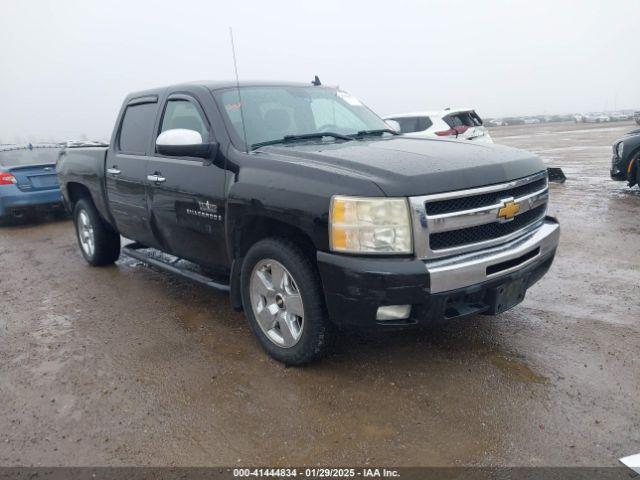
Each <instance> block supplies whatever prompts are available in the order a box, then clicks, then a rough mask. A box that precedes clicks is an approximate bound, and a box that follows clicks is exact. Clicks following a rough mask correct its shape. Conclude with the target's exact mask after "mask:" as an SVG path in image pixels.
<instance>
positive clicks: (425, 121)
mask: <svg viewBox="0 0 640 480" xmlns="http://www.w3.org/2000/svg"><path fill="white" fill-rule="evenodd" d="M390 120H395V121H396V122H398V125H400V133H411V132H422V131H424V130H426V129H428V128H429V127H430V126H431V125H433V122H432V121H431V119H430V118H429V117H426V116H420V117H397V118H391V119H390Z"/></svg>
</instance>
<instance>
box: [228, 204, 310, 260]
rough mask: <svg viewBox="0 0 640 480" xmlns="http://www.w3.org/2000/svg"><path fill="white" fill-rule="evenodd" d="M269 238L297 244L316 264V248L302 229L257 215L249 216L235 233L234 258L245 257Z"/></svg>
mask: <svg viewBox="0 0 640 480" xmlns="http://www.w3.org/2000/svg"><path fill="white" fill-rule="evenodd" d="M269 237H285V238H287V239H288V240H291V241H293V242H295V243H296V244H297V245H298V246H300V247H301V248H302V250H303V251H304V253H305V254H306V255H308V256H309V258H310V259H312V260H313V263H315V258H316V247H315V245H314V244H313V241H312V240H311V238H310V237H309V236H308V235H307V234H306V233H305V232H304V231H302V230H301V229H299V228H297V227H295V226H293V225H291V224H288V223H285V222H281V221H279V220H275V219H272V218H268V217H260V216H256V215H247V216H245V217H244V218H243V219H242V222H241V223H240V224H238V225H237V226H236V228H235V231H234V238H233V257H234V258H241V257H244V256H245V254H246V253H247V251H248V250H249V249H250V248H251V246H252V245H254V244H255V243H256V242H259V241H260V240H262V239H264V238H269Z"/></svg>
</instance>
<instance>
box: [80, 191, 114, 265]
mask: <svg viewBox="0 0 640 480" xmlns="http://www.w3.org/2000/svg"><path fill="white" fill-rule="evenodd" d="M73 221H74V224H75V226H76V236H77V238H78V245H79V246H80V251H81V252H82V256H83V257H84V258H85V260H86V261H87V262H89V263H90V264H91V265H93V266H96V267H99V266H103V265H110V264H112V263H113V262H115V261H116V260H117V259H118V257H119V256H120V235H119V234H118V232H116V231H115V230H113V229H112V228H111V227H110V226H109V225H108V224H107V223H105V221H104V220H102V218H101V217H100V214H99V213H98V211H97V210H96V207H95V205H94V204H93V202H92V201H91V200H88V199H86V198H83V199H81V200H79V201H78V203H76V205H75V207H74V209H73Z"/></svg>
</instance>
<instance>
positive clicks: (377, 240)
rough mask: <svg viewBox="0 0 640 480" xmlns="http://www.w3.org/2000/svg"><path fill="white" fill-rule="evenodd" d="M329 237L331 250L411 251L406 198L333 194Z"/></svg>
mask: <svg viewBox="0 0 640 480" xmlns="http://www.w3.org/2000/svg"><path fill="white" fill-rule="evenodd" d="M329 238H330V243H331V250H333V251H334V252H349V253H364V254H367V253H368V254H375V253H377V254H409V253H412V252H413V246H412V241H411V220H410V218H409V205H408V204H407V199H406V198H383V197H382V198H380V197H378V198H364V197H344V196H342V195H335V196H334V197H333V198H332V199H331V212H330V215H329Z"/></svg>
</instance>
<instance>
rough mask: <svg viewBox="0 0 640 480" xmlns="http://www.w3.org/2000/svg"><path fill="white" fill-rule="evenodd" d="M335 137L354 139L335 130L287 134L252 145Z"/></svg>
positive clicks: (254, 147)
mask: <svg viewBox="0 0 640 480" xmlns="http://www.w3.org/2000/svg"><path fill="white" fill-rule="evenodd" d="M323 137H333V138H337V139H339V140H353V137H350V136H349V135H343V134H341V133H334V132H316V133H302V134H299V135H285V136H284V137H283V138H278V139H276V140H267V141H266V142H258V143H254V144H252V145H251V150H255V149H256V148H260V147H264V146H266V145H276V144H278V143H288V142H295V141H297V140H312V139H314V138H323Z"/></svg>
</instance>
